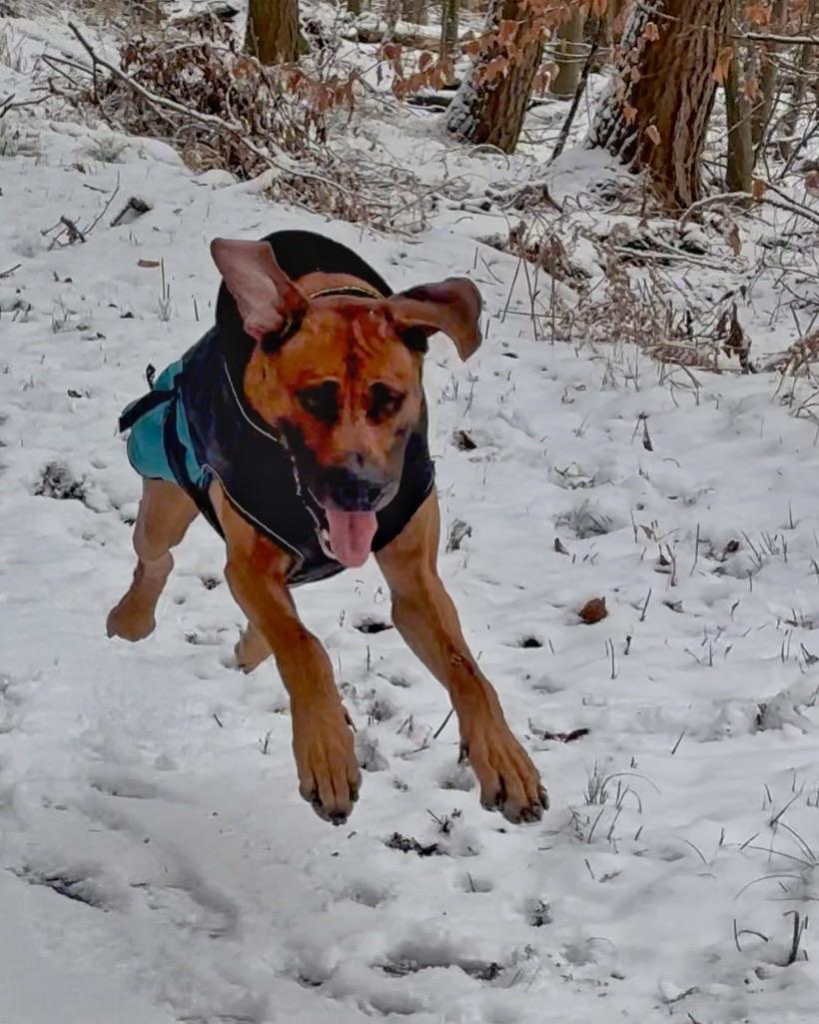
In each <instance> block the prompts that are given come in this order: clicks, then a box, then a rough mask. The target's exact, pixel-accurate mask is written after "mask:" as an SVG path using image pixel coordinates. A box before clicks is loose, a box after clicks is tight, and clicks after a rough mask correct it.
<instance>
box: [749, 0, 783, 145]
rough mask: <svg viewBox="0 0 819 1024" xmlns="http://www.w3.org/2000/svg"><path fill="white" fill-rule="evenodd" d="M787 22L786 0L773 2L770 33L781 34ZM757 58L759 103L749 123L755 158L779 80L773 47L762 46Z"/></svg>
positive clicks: (766, 126) (768, 118) (762, 139)
mask: <svg viewBox="0 0 819 1024" xmlns="http://www.w3.org/2000/svg"><path fill="white" fill-rule="evenodd" d="M787 20H788V0H774V2H773V6H772V8H771V26H770V30H771V32H772V33H781V32H782V31H783V30H784V28H785V25H786V23H787ZM759 56H760V60H761V64H762V66H761V69H760V73H759V102H758V103H757V104H756V106H755V107H754V110H753V116H752V121H751V134H752V137H753V142H754V151H755V153H756V155H757V156H758V155H759V152H760V150H761V148H762V146H763V144H764V142H765V135H766V134H767V131H768V126H769V125H770V123H771V115H772V114H773V109H774V104H775V102H776V94H777V85H778V80H779V75H778V74H777V63H776V60H775V59H774V47H773V46H771V45H770V44H763V46H762V48H761V50H760V54H759Z"/></svg>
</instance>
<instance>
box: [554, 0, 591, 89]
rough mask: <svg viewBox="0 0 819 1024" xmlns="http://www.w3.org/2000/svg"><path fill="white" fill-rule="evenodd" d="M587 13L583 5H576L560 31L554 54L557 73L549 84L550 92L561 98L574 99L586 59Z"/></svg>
mask: <svg viewBox="0 0 819 1024" xmlns="http://www.w3.org/2000/svg"><path fill="white" fill-rule="evenodd" d="M585 24H586V14H585V11H584V10H583V8H582V7H579V6H578V7H575V9H574V10H573V11H572V16H571V17H570V18H569V20H568V21H565V22H564V23H563V24H562V25H561V26H560V30H559V32H558V37H557V43H556V45H555V46H554V47H553V48H552V56H553V57H554V60H555V63H556V64H557V74H556V75H555V77H554V79H553V80H552V82H551V83H550V85H549V92H550V93H551V94H552V95H553V96H559V97H560V98H561V99H566V100H570V99H574V96H575V93H576V92H577V86H578V84H579V82H580V75H581V73H582V71H583V64H584V61H585V47H584V46H583V28H584V26H585Z"/></svg>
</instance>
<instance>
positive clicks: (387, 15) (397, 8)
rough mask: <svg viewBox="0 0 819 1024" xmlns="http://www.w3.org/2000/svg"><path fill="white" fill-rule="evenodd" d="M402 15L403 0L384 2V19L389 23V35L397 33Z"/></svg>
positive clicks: (390, 36) (389, 36)
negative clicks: (396, 27) (396, 28)
mask: <svg viewBox="0 0 819 1024" xmlns="http://www.w3.org/2000/svg"><path fill="white" fill-rule="evenodd" d="M400 17H401V0H387V2H386V3H385V4H384V21H385V22H386V24H387V37H388V38H389V39H392V37H393V36H394V35H395V26H396V25H397V24H398V21H399V19H400Z"/></svg>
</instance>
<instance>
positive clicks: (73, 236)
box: [55, 215, 85, 244]
mask: <svg viewBox="0 0 819 1024" xmlns="http://www.w3.org/2000/svg"><path fill="white" fill-rule="evenodd" d="M60 223H61V224H65V227H66V230H67V231H68V241H69V244H72V243H74V242H77V241H80V242H83V243H85V235H84V234H83V233H82V231H80V229H79V228H78V227H77V225H76V224H75V223H74V221H73V220H71V219H70V218H69V217H66V216H65V215H63V216H62V217H60ZM55 241H56V239H55Z"/></svg>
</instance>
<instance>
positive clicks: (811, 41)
mask: <svg viewBox="0 0 819 1024" xmlns="http://www.w3.org/2000/svg"><path fill="white" fill-rule="evenodd" d="M728 38H729V39H735V40H739V41H740V42H743V43H780V44H782V45H783V46H819V36H783V35H778V34H777V33H775V32H742V33H739V32H736V33H734V34H732V35H730V36H729V37H728Z"/></svg>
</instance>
